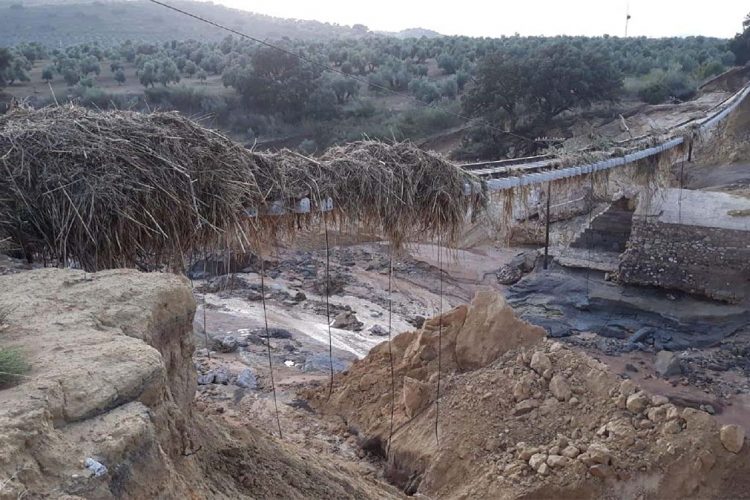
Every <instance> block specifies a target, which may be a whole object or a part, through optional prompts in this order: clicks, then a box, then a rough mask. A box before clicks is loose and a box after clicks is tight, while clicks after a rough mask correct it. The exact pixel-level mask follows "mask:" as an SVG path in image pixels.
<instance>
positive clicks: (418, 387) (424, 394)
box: [401, 377, 430, 418]
mask: <svg viewBox="0 0 750 500" xmlns="http://www.w3.org/2000/svg"><path fill="white" fill-rule="evenodd" d="M401 402H402V403H403V405H404V408H405V410H406V416H407V417H408V418H413V417H414V416H415V415H417V414H418V413H419V412H420V410H422V409H423V408H424V407H425V406H427V404H428V403H429V402H430V386H429V384H426V383H424V382H421V381H419V380H416V379H413V378H411V377H404V391H403V397H402V399H401Z"/></svg>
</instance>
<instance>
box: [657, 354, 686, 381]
mask: <svg viewBox="0 0 750 500" xmlns="http://www.w3.org/2000/svg"><path fill="white" fill-rule="evenodd" d="M654 368H655V369H656V372H657V373H658V374H659V375H661V376H662V377H671V376H674V375H680V374H681V373H682V367H681V366H680V360H679V358H678V357H677V355H676V354H675V353H673V352H672V351H659V352H658V353H657V354H656V361H654Z"/></svg>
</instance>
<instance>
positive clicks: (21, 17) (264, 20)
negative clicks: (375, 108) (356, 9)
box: [0, 0, 373, 47]
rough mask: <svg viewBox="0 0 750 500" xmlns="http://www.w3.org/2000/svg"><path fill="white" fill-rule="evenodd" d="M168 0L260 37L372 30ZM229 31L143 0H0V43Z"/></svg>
mask: <svg viewBox="0 0 750 500" xmlns="http://www.w3.org/2000/svg"><path fill="white" fill-rule="evenodd" d="M169 3H170V4H171V5H174V6H175V7H178V8H183V9H185V10H188V11H190V12H192V13H194V14H196V15H200V16H204V17H206V18H208V19H211V20H212V21H216V22H217V23H219V24H224V25H226V26H228V27H230V28H233V29H236V30H238V31H242V32H244V33H247V34H250V35H252V36H255V37H258V38H261V39H280V38H285V37H287V38H292V39H303V40H329V39H334V38H356V37H362V36H368V35H369V36H372V35H373V33H371V32H368V31H366V30H363V29H362V27H361V26H357V27H356V28H352V27H349V26H340V25H337V24H330V23H322V22H318V21H300V20H294V19H281V18H276V17H271V16H265V15H261V14H254V13H251V12H246V11H242V10H237V9H230V8H228V7H224V6H222V5H216V4H213V3H210V2H193V1H186V0H171V1H170V2H169ZM226 35H227V33H226V32H224V31H222V30H219V29H217V28H215V27H213V26H210V25H208V24H206V23H202V22H200V21H197V20H195V19H191V18H189V17H187V16H184V15H182V14H179V13H177V12H173V11H170V10H168V9H166V8H164V7H161V6H159V5H155V4H153V3H150V2H146V1H143V0H133V1H127V0H116V1H101V0H100V1H94V2H86V1H85V0H57V1H52V0H0V46H10V45H15V44H18V43H21V42H33V41H36V42H41V43H43V44H45V45H47V46H50V47H57V46H68V45H74V44H78V43H83V42H91V41H98V42H100V43H103V44H109V43H119V42H122V41H125V40H127V39H131V40H134V41H147V42H155V41H168V40H185V39H190V38H193V39H197V40H202V41H211V40H221V39H222V38H224V37H225V36H226Z"/></svg>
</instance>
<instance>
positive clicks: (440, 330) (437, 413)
mask: <svg viewBox="0 0 750 500" xmlns="http://www.w3.org/2000/svg"><path fill="white" fill-rule="evenodd" d="M437 238H438V247H437V261H438V271H439V272H440V306H439V307H440V309H439V311H438V318H439V320H438V352H437V362H438V369H437V390H436V393H435V441H437V444H438V445H439V444H440V435H439V434H438V424H439V421H440V375H441V373H442V368H443V366H442V353H443V260H442V241H441V238H440V233H438V237H437Z"/></svg>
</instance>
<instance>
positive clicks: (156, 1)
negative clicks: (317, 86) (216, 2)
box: [149, 0, 537, 144]
mask: <svg viewBox="0 0 750 500" xmlns="http://www.w3.org/2000/svg"><path fill="white" fill-rule="evenodd" d="M149 1H150V2H151V3H154V4H156V5H161V6H162V7H166V8H167V9H170V10H173V11H175V12H179V13H180V14H183V15H185V16H188V17H192V18H193V19H197V20H198V21H201V22H204V23H207V24H210V25H211V26H214V27H216V28H219V29H222V30H224V31H228V32H229V33H232V34H235V35H237V36H239V37H242V38H246V39H248V40H252V41H253V42H256V43H259V44H260V45H263V46H265V47H269V48H271V49H275V50H278V51H279V52H283V53H284V54H287V55H290V56H292V57H296V58H297V59H299V60H301V61H305V62H306V63H308V64H312V65H313V66H316V67H318V68H322V69H324V70H325V71H330V72H332V73H337V74H339V75H342V76H344V77H346V78H350V79H352V80H355V81H357V82H360V83H362V84H364V85H367V86H369V87H373V88H376V89H378V90H382V91H384V92H388V93H390V94H391V95H397V96H401V97H405V98H407V99H409V100H412V101H414V102H416V103H418V104H420V105H422V106H425V107H428V108H432V109H436V110H438V111H442V112H443V113H446V114H448V115H451V116H455V117H456V118H460V119H461V120H463V121H464V122H470V121H471V120H472V119H473V118H471V117H469V116H465V115H462V114H460V113H454V112H453V111H448V110H447V109H445V108H441V107H440V106H436V105H434V104H431V103H429V102H425V101H423V100H421V99H418V98H417V97H415V96H413V95H411V94H409V93H406V92H399V91H397V90H393V89H390V88H388V87H386V86H383V85H380V84H377V83H373V82H370V81H368V80H367V79H365V78H361V77H359V76H356V75H351V74H349V73H345V72H344V71H342V70H340V69H336V68H334V67H332V66H328V65H327V64H323V63H320V62H318V61H315V60H314V59H311V58H309V57H307V56H304V55H302V54H298V53H296V52H293V51H291V50H288V49H285V48H283V47H279V46H278V45H274V44H272V43H269V42H266V41H265V40H261V39H259V38H255V37H253V36H250V35H247V34H245V33H242V32H240V31H237V30H235V29H232V28H229V27H227V26H224V25H222V24H219V23H217V22H214V21H211V20H210V19H206V18H204V17H201V16H198V15H196V14H191V13H190V12H187V11H185V10H182V9H179V8H177V7H173V6H171V5H169V4H166V3H163V2H160V1H159V0H149ZM486 126H487V128H490V129H492V130H495V131H497V132H500V133H503V134H506V135H510V136H512V137H516V138H517V139H522V140H524V141H527V142H530V143H534V144H536V142H537V141H535V140H533V139H529V138H528V137H524V136H522V135H520V134H516V133H513V132H508V131H507V130H503V129H501V128H498V127H495V126H492V125H490V124H487V125H486Z"/></svg>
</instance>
